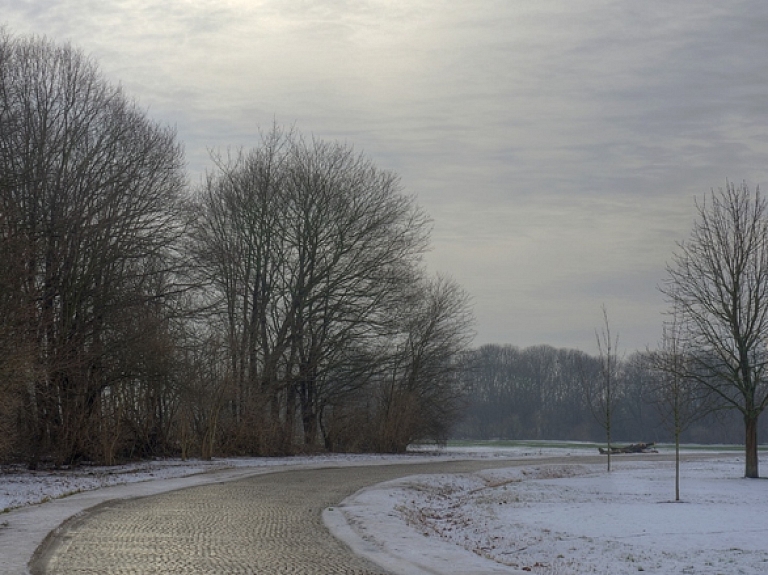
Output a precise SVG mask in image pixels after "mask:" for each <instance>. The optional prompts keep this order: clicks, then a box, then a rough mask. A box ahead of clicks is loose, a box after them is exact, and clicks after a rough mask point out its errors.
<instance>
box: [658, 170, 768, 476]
mask: <svg viewBox="0 0 768 575" xmlns="http://www.w3.org/2000/svg"><path fill="white" fill-rule="evenodd" d="M767 208H768V204H767V203H766V200H765V199H764V198H763V197H762V196H761V195H760V191H759V190H756V191H755V193H754V194H753V193H751V192H750V190H749V188H748V187H747V185H746V183H743V184H741V185H740V186H735V185H734V184H732V183H726V187H725V189H720V190H719V191H718V192H715V191H714V190H713V191H712V193H711V195H710V196H709V202H707V199H706V198H705V200H704V201H703V202H702V203H701V204H698V203H697V209H698V216H699V217H698V220H697V221H696V223H695V224H694V228H693V231H692V232H691V237H690V239H689V240H688V241H687V242H685V243H681V244H680V245H679V248H678V251H677V253H676V254H675V255H674V258H673V262H672V264H671V265H669V266H668V269H667V273H668V277H667V280H666V282H665V284H664V285H663V286H662V288H661V290H662V292H663V293H664V294H665V295H666V296H667V298H668V299H669V302H670V304H671V305H672V307H673V308H675V309H676V310H679V313H680V315H681V320H682V321H684V322H685V324H686V326H688V329H687V330H686V334H687V341H686V342H685V345H686V347H687V348H688V349H690V350H692V352H693V353H692V354H691V357H692V358H693V361H694V362H695V368H694V369H692V370H691V373H692V374H693V376H694V377H695V379H696V381H697V382H698V383H699V384H700V385H702V386H704V387H706V388H707V389H709V390H710V391H712V392H713V393H714V394H716V396H717V397H718V398H719V399H720V400H721V401H722V402H723V403H724V404H725V405H727V406H729V407H731V408H734V409H737V410H738V411H740V412H741V414H742V416H743V418H744V427H745V453H746V461H745V476H746V477H749V478H756V477H759V469H758V453H757V422H758V417H759V416H760V414H761V413H762V412H763V410H764V409H765V407H766V405H768V381H766V366H768V349H767V348H766V345H767V344H768V218H767V216H768V213H767V212H766V210H767Z"/></svg>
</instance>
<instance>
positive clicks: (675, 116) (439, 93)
mask: <svg viewBox="0 0 768 575" xmlns="http://www.w3.org/2000/svg"><path fill="white" fill-rule="evenodd" d="M0 14H1V15H2V16H0V23H4V24H5V25H6V26H7V28H8V31H9V32H11V33H13V34H18V35H26V34H31V33H34V34H37V35H44V36H47V37H49V38H51V39H54V40H56V41H62V42H63V41H70V42H71V43H72V44H74V45H76V46H78V47H80V48H82V49H83V51H84V52H86V53H87V54H90V55H92V56H93V57H94V58H95V59H96V60H97V61H98V62H99V64H100V67H101V69H102V70H103V72H104V73H105V74H106V76H107V77H108V78H109V79H110V80H111V81H114V82H119V83H120V84H121V85H122V86H123V87H124V88H125V90H126V92H127V93H128V95H129V96H131V97H134V98H136V99H137V100H138V101H139V103H140V105H141V106H142V107H144V108H147V109H148V110H149V115H150V116H151V117H152V118H154V119H156V120H158V121H160V122H164V123H168V124H171V125H175V126H176V127H177V129H178V134H179V139H180V140H181V141H183V142H184V144H185V147H186V152H187V160H188V162H189V173H190V181H191V182H192V183H193V184H194V183H196V182H198V181H199V179H200V177H201V174H202V173H203V172H204V170H205V169H206V167H207V166H208V165H209V159H208V150H209V149H212V148H213V149H220V148H221V149H226V148H227V147H232V148H237V147H239V146H245V147H251V146H255V145H257V144H258V142H259V130H268V129H269V127H270V126H271V125H272V124H273V123H274V122H277V123H278V124H281V125H289V126H290V125H295V126H296V128H297V129H298V130H299V131H300V132H302V133H303V134H305V135H307V136H310V135H314V136H315V137H318V138H322V139H334V140H342V141H346V142H348V143H350V144H353V145H354V146H355V148H356V149H357V150H359V151H361V152H364V153H365V154H367V155H368V156H370V157H371V158H372V159H373V160H374V161H375V162H376V163H377V164H378V165H379V166H380V167H382V168H387V169H391V170H393V171H395V172H397V173H399V174H400V175H401V177H402V184H403V187H404V189H405V190H406V191H407V192H408V193H411V194H414V195H416V196H417V198H418V201H419V203H420V204H421V205H422V206H423V207H424V209H425V210H426V211H427V212H428V213H429V214H430V215H431V216H432V218H433V221H434V230H433V235H432V244H433V249H432V251H431V252H430V253H429V254H428V256H427V263H428V265H429V267H430V269H432V270H434V271H439V272H442V273H445V274H448V275H451V276H453V277H454V278H456V279H457V280H458V282H459V283H460V284H461V285H462V286H463V287H464V288H465V289H466V290H467V291H468V292H470V293H471V294H472V296H473V300H474V309H475V314H476V317H477V326H476V329H477V337H476V340H475V341H476V343H477V344H483V343H490V342H495V343H510V344H514V345H518V346H521V347H524V346H529V345H535V344H540V343H547V344H551V345H554V346H558V347H560V346H565V347H578V348H581V349H583V350H585V351H588V352H595V351H596V345H595V343H594V339H595V337H594V329H595V328H596V327H599V326H600V322H601V320H602V316H601V309H600V306H601V305H602V304H603V303H604V304H605V305H606V307H607V308H608V313H609V316H610V319H611V323H612V328H613V330H614V331H615V332H618V333H619V334H620V348H622V349H626V350H633V349H642V348H644V347H645V346H646V345H651V346H655V344H656V342H657V341H658V339H659V338H660V332H661V328H660V325H661V322H662V320H663V315H662V312H663V311H664V307H665V306H664V301H663V297H662V296H661V294H660V293H659V292H658V290H657V285H658V284H659V283H660V282H662V281H663V279H664V275H665V271H664V269H665V264H666V262H667V261H669V260H670V257H671V254H672V251H673V250H674V249H675V243H676V242H677V241H681V240H683V239H685V238H686V237H687V236H688V233H689V231H690V228H691V224H692V222H693V218H694V215H695V208H694V198H695V197H696V196H699V197H701V196H702V194H704V193H706V192H707V191H708V190H709V189H710V188H712V187H715V188H716V187H719V186H723V185H724V184H725V181H726V178H728V179H730V180H733V181H737V182H739V181H741V180H746V181H747V182H748V184H749V185H750V187H754V186H757V185H764V184H765V183H766V181H768V171H767V170H766V166H767V164H766V159H768V130H767V126H768V101H766V94H768V73H767V72H768V33H766V29H767V26H766V25H768V3H765V2H761V1H752V2H750V1H733V2H727V3H722V2H714V1H709V0H708V1H705V2H697V3H695V4H694V3H681V2H678V3H669V2H664V1H659V0H648V1H645V2H621V1H597V0H590V1H578V2H574V1H572V0H544V1H537V2H518V1H510V0H497V1H493V0H483V1H472V0H463V1H461V2H457V1H455V0H419V1H410V0H408V1H406V0H372V1H363V0H358V1H354V2H352V1H343V0H338V1H337V0H317V1H300V0H288V1H286V0H274V1H269V0H267V1H256V0H186V1H184V0H167V1H165V2H161V3H160V2H155V1H150V0H123V1H118V0H87V1H86V0H56V1H54V0H47V1H24V0H0Z"/></svg>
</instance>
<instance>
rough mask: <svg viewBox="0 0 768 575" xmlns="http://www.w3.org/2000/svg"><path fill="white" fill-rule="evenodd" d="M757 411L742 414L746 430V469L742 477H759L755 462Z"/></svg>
mask: <svg viewBox="0 0 768 575" xmlns="http://www.w3.org/2000/svg"><path fill="white" fill-rule="evenodd" d="M758 415H759V414H757V413H753V412H747V413H746V414H744V427H745V430H746V438H745V439H746V441H745V450H746V469H745V472H744V477H747V478H749V479H757V478H758V477H760V473H759V470H758V463H757V418H758Z"/></svg>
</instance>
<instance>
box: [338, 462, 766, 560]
mask: <svg viewBox="0 0 768 575" xmlns="http://www.w3.org/2000/svg"><path fill="white" fill-rule="evenodd" d="M743 466H744V464H743V458H742V457H740V456H737V455H735V454H725V453H724V454H723V455H722V457H718V458H717V459H715V460H698V461H692V462H687V463H684V464H683V468H682V475H683V477H682V482H681V502H677V503H676V502H674V463H672V462H669V461H665V462H661V461H639V460H638V458H635V457H632V456H628V457H626V456H617V457H615V458H614V470H613V471H612V472H611V473H610V474H608V473H606V471H605V467H604V466H603V465H600V466H595V465H582V464H578V463H573V464H570V463H569V464H563V465H536V464H535V463H534V462H532V464H531V465H527V466H525V467H515V468H509V469H501V470H490V471H484V472H480V473H474V474H467V475H445V476H428V475H424V476H415V477H410V478H408V479H403V480H397V481H393V482H388V483H384V484H380V485H377V486H372V487H370V488H367V489H364V490H362V491H361V492H359V493H357V494H356V495H354V496H353V497H351V498H349V499H347V500H346V501H345V502H344V504H343V505H342V506H341V507H340V509H339V510H338V513H340V514H341V515H343V516H344V517H345V519H346V521H347V523H348V524H349V525H351V526H352V532H353V533H352V536H351V537H350V540H351V541H352V542H353V545H354V544H355V541H354V535H357V536H358V537H359V538H360V539H359V540H358V541H357V548H358V549H359V550H360V551H361V552H362V553H363V554H366V551H368V554H369V556H370V557H371V558H374V559H375V558H377V557H378V558H381V557H386V558H390V559H392V562H391V563H390V564H389V566H390V568H392V569H393V570H395V571H397V572H400V573H441V574H443V575H453V574H456V575H458V574H459V573H469V572H472V573H522V572H532V573H542V574H544V573H546V574H550V575H582V574H587V573H600V574H611V575H623V574H630V573H633V574H634V573H639V572H643V573H654V574H664V575H669V574H677V573H681V574H682V573H692V574H697V575H699V574H707V575H709V574H712V575H715V574H723V575H735V574H749V575H758V574H761V575H764V574H766V573H768V481H763V480H747V479H744V478H743V473H744V468H743ZM398 560H399V563H398ZM408 564H410V565H413V566H415V567H412V568H410V569H409V568H408V567H405V566H406V565H408Z"/></svg>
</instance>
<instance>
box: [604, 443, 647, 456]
mask: <svg viewBox="0 0 768 575" xmlns="http://www.w3.org/2000/svg"><path fill="white" fill-rule="evenodd" d="M654 445H655V443H654V442H651V443H633V444H631V445H627V446H625V447H611V455H613V454H614V453H658V451H657V450H655V449H654V448H653V446H654ZM597 449H598V450H599V451H600V453H602V454H603V455H606V454H607V453H608V450H607V449H605V448H603V447H598V448H597Z"/></svg>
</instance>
